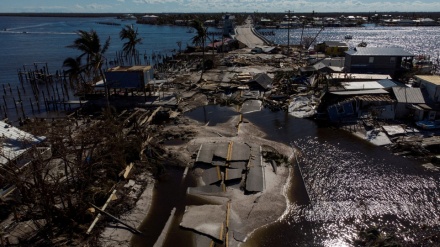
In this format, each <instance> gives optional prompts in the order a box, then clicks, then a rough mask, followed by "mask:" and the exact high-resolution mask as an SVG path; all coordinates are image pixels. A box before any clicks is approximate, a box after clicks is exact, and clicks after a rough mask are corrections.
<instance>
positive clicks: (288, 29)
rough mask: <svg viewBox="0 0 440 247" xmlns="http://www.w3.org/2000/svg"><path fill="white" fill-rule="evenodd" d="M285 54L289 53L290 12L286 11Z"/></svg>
mask: <svg viewBox="0 0 440 247" xmlns="http://www.w3.org/2000/svg"><path fill="white" fill-rule="evenodd" d="M287 12H288V14H287V53H289V48H290V20H291V18H290V10H288V11H287Z"/></svg>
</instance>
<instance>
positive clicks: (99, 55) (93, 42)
mask: <svg viewBox="0 0 440 247" xmlns="http://www.w3.org/2000/svg"><path fill="white" fill-rule="evenodd" d="M78 35H79V37H78V38H77V39H75V40H74V42H73V44H72V45H69V46H68V47H70V48H75V49H77V50H79V51H81V52H82V54H81V55H80V56H79V57H80V58H82V57H84V56H85V57H86V62H87V63H86V65H85V71H86V72H87V74H88V75H89V76H92V77H93V80H94V81H97V80H98V79H99V78H100V77H101V74H102V73H101V67H102V63H103V61H104V59H105V58H104V53H105V52H106V51H107V50H108V47H109V46H110V37H108V38H107V40H106V41H105V43H104V45H101V40H100V38H99V36H98V34H97V33H96V31H95V30H93V29H92V30H90V32H87V31H83V30H79V31H78Z"/></svg>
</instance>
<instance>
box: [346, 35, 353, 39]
mask: <svg viewBox="0 0 440 247" xmlns="http://www.w3.org/2000/svg"><path fill="white" fill-rule="evenodd" d="M344 38H345V39H352V38H353V36H351V35H349V34H347V35H345V37H344Z"/></svg>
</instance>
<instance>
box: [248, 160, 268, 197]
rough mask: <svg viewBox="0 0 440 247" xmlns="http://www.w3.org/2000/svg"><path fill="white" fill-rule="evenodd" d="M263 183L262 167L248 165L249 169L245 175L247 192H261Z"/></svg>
mask: <svg viewBox="0 0 440 247" xmlns="http://www.w3.org/2000/svg"><path fill="white" fill-rule="evenodd" d="M264 183H265V181H264V171H263V167H262V166H254V167H249V171H248V173H247V175H246V190H247V191H249V192H261V191H263V190H264Z"/></svg>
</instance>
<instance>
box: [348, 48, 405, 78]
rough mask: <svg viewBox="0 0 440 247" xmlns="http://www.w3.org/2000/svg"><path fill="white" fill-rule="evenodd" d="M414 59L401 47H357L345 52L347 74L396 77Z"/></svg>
mask: <svg viewBox="0 0 440 247" xmlns="http://www.w3.org/2000/svg"><path fill="white" fill-rule="evenodd" d="M413 57H414V55H413V54H411V53H409V52H407V51H405V50H404V49H403V48H400V47H356V48H354V49H353V50H348V51H346V52H345V72H348V73H377V74H388V75H396V74H397V73H399V72H402V71H405V70H406V68H407V64H406V63H405V61H409V60H411V59H412V58H413Z"/></svg>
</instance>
